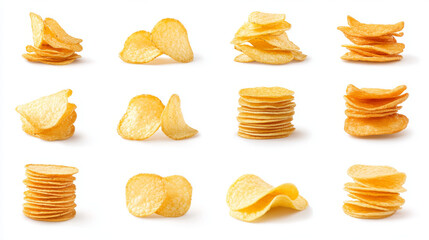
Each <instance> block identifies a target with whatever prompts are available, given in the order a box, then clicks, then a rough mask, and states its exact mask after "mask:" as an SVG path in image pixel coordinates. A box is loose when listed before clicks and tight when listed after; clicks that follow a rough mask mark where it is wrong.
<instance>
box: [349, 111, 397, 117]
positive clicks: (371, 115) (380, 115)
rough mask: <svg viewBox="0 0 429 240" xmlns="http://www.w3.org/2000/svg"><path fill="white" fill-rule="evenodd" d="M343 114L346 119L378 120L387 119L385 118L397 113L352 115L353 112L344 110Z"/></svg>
mask: <svg viewBox="0 0 429 240" xmlns="http://www.w3.org/2000/svg"><path fill="white" fill-rule="evenodd" d="M345 113H346V116H347V117H352V118H380V117H387V116H390V115H393V114H396V113H397V111H392V112H384V113H354V112H350V111H349V110H346V111H345Z"/></svg>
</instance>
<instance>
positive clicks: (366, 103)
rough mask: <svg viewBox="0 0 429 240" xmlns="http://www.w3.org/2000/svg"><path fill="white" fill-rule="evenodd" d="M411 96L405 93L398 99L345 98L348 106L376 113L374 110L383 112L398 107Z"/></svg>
mask: <svg viewBox="0 0 429 240" xmlns="http://www.w3.org/2000/svg"><path fill="white" fill-rule="evenodd" d="M408 96H409V94H408V93H405V94H403V95H400V96H398V97H393V98H384V99H357V98H353V97H350V96H348V95H346V96H344V99H345V100H346V102H347V104H349V105H350V106H352V107H354V108H357V109H362V110H368V111H374V110H382V109H389V108H393V107H395V106H397V105H398V104H401V103H403V102H404V101H405V100H407V99H408Z"/></svg>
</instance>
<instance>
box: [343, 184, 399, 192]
mask: <svg viewBox="0 0 429 240" xmlns="http://www.w3.org/2000/svg"><path fill="white" fill-rule="evenodd" d="M344 187H345V188H348V189H352V190H357V191H365V192H378V193H380V192H381V193H400V192H405V191H406V189H405V188H401V189H388V188H375V187H368V186H365V185H362V184H360V183H357V182H355V183H346V184H345V185H344Z"/></svg>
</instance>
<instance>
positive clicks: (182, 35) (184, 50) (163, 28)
mask: <svg viewBox="0 0 429 240" xmlns="http://www.w3.org/2000/svg"><path fill="white" fill-rule="evenodd" d="M151 39H152V42H153V43H154V44H155V46H156V47H157V48H158V49H159V50H161V52H162V53H164V54H166V55H168V56H170V57H171V58H173V59H174V60H176V61H178V62H183V63H187V62H191V61H192V60H193V59H194V53H193V52H192V48H191V45H190V44H189V40H188V33H187V31H186V28H185V27H184V26H183V24H182V23H181V22H179V21H178V20H176V19H172V18H166V19H162V20H161V21H159V22H158V23H157V24H156V25H155V27H153V29H152V32H151Z"/></svg>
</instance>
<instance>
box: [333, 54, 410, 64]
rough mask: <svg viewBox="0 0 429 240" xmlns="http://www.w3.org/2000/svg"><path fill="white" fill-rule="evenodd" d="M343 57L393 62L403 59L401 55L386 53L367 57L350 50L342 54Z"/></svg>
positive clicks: (356, 59) (365, 60)
mask: <svg viewBox="0 0 429 240" xmlns="http://www.w3.org/2000/svg"><path fill="white" fill-rule="evenodd" d="M341 59H343V60H348V61H363V62H393V61H399V60H401V59H402V56H401V55H386V56H383V57H367V56H362V55H360V54H357V53H355V52H348V53H346V54H344V55H343V56H341Z"/></svg>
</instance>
